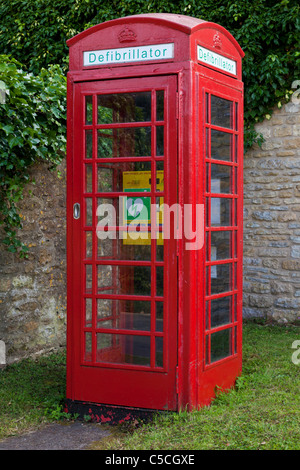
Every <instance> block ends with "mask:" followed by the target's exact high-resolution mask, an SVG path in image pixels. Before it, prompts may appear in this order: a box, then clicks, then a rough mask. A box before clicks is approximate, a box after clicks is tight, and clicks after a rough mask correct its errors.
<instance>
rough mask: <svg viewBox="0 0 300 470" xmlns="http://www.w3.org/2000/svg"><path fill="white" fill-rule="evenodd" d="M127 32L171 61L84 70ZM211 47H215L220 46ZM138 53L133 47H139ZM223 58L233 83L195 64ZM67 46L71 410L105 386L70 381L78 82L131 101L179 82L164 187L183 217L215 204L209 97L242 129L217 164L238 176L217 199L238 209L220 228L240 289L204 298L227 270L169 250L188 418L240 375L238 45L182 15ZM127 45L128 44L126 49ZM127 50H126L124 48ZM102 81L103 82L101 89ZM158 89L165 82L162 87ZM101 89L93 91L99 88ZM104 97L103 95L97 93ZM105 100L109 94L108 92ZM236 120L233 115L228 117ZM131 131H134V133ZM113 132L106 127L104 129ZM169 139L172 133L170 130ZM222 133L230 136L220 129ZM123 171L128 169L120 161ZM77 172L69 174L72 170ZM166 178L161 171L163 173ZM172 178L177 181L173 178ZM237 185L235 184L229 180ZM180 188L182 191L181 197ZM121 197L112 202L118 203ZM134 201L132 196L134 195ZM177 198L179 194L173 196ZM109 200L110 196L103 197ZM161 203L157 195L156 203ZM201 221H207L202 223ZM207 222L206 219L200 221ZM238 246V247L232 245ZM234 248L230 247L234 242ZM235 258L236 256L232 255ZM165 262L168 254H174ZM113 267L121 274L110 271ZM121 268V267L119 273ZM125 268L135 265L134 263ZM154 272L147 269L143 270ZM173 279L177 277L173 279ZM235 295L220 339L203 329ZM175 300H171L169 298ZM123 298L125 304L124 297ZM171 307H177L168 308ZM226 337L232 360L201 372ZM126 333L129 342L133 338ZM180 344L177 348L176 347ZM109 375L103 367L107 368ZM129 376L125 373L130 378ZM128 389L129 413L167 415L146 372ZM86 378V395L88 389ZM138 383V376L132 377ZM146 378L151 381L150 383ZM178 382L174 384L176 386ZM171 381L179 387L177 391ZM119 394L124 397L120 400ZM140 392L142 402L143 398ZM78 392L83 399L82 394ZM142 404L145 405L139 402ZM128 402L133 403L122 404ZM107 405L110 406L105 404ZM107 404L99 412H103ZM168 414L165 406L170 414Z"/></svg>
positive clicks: (75, 355)
mask: <svg viewBox="0 0 300 470" xmlns="http://www.w3.org/2000/svg"><path fill="white" fill-rule="evenodd" d="M125 26H126V27H129V28H130V29H132V30H134V31H135V33H136V36H137V44H138V45H145V44H149V38H151V40H150V43H151V44H159V43H161V44H163V43H166V42H173V43H174V51H175V55H174V60H172V59H171V60H170V59H169V60H168V61H166V62H162V61H156V62H155V63H139V64H137V63H136V64H131V65H130V66H129V65H123V66H120V65H116V64H112V65H111V66H109V67H107V66H98V67H83V65H82V53H83V51H84V50H93V49H94V50H96V49H105V48H114V47H122V44H121V45H120V43H119V42H118V39H117V38H118V35H119V33H120V31H121V30H122V28H124V27H125ZM216 38H217V39H216ZM135 44H136V43H134V45H135ZM198 44H200V45H202V46H203V47H205V48H207V49H209V50H211V51H213V52H215V53H218V54H221V55H222V56H224V57H227V58H228V59H230V60H234V61H235V62H236V69H237V73H236V76H232V75H230V74H228V73H223V72H221V71H220V70H218V69H217V68H216V67H214V66H205V65H203V64H200V63H198V61H197V45H198ZM68 45H69V46H70V72H69V74H68V214H67V219H68V245H67V246H68V331H67V338H68V358H67V397H68V398H69V399H70V400H74V401H76V400H79V401H80V400H81V401H85V400H89V401H93V402H94V403H101V398H99V397H100V395H99V393H98V391H97V389H98V390H100V389H103V388H105V387H106V386H107V383H103V382H100V381H98V379H97V380H96V382H95V384H96V387H94V385H93V383H92V377H93V374H94V373H95V370H96V369H97V368H96V367H85V370H86V373H84V374H83V375H81V376H80V377H79V376H76V373H74V371H76V368H78V365H79V364H80V363H81V358H80V352H79V348H78V344H77V342H76V338H78V331H77V329H78V325H79V324H80V317H76V315H77V314H75V312H76V307H77V306H78V305H80V302H81V298H80V297H81V293H80V290H79V289H76V286H78V285H81V283H82V273H81V269H80V262H79V258H80V256H77V252H76V247H80V246H81V236H80V231H78V230H76V229H74V224H76V223H77V221H75V222H74V220H73V216H72V211H73V203H74V202H77V201H78V200H80V201H81V202H82V198H83V196H82V183H83V182H82V175H79V174H78V173H79V172H78V171H77V169H76V162H75V161H74V160H73V155H74V152H76V148H77V145H78V135H77V133H78V128H79V126H80V124H79V122H78V113H79V114H80V113H82V109H78V108H77V107H76V106H78V105H75V100H74V90H75V89H76V87H78V86H81V85H79V84H80V83H81V82H84V83H85V85H84V86H87V85H86V84H88V83H90V85H91V87H93V86H96V85H95V82H96V81H98V84H99V86H100V83H102V80H103V81H106V80H111V85H108V86H111V88H109V92H110V90H113V89H114V82H115V81H116V79H118V80H121V79H123V80H124V87H125V88H126V82H128V80H127V79H130V80H131V79H134V80H135V79H136V80H137V81H136V82H135V83H137V88H136V91H142V90H143V89H144V88H143V85H142V82H143V79H142V77H145V80H146V81H147V80H148V78H146V77H149V79H150V80H155V86H157V87H158V88H159V80H160V79H161V78H160V77H165V80H168V76H174V77H177V82H178V94H177V96H178V104H177V107H176V110H175V99H177V98H176V96H175V91H174V100H173V104H172V107H173V111H172V112H174V116H175V114H176V113H177V117H178V124H177V129H178V135H177V140H178V146H177V148H175V147H176V146H175V145H173V147H172V148H173V151H174V154H177V156H175V155H174V156H173V155H171V158H172V165H173V164H174V166H175V167H176V172H177V175H178V185H176V182H175V180H174V181H170V182H169V184H170V187H171V186H172V187H173V190H174V191H175V186H176V191H177V200H178V202H179V204H180V205H181V207H184V204H193V205H195V204H196V203H197V204H203V205H204V204H205V198H206V197H208V198H210V197H211V195H212V194H211V193H210V192H207V193H205V178H206V162H210V161H211V160H210V159H207V160H206V159H205V131H204V130H205V128H208V129H210V128H213V126H212V125H210V124H206V123H205V119H204V113H205V99H204V97H205V92H208V93H211V94H215V95H217V96H220V97H224V98H226V99H229V100H232V101H234V102H236V103H238V106H239V108H238V109H239V111H238V116H237V118H238V129H234V130H232V131H231V130H230V131H229V132H230V133H232V134H233V135H238V139H239V140H238V163H237V164H236V163H235V162H224V161H220V162H219V163H220V164H222V165H227V166H230V167H234V168H237V172H238V173H237V185H236V184H235V182H234V184H235V186H237V194H234V195H232V194H229V195H228V194H226V195H224V194H218V195H217V196H218V197H220V198H224V197H227V198H228V199H231V200H237V208H236V215H237V225H234V226H233V225H231V226H228V227H226V229H228V230H229V231H233V230H234V231H236V232H237V238H236V253H234V257H233V258H230V259H228V260H227V261H228V262H230V263H233V264H235V265H236V271H235V276H236V283H237V284H236V289H234V291H230V292H227V293H220V294H216V295H215V296H209V297H207V296H206V292H205V286H206V283H207V282H209V281H208V280H207V278H206V269H207V268H210V266H211V265H218V264H220V265H222V264H224V260H222V261H218V262H212V261H207V260H206V257H205V253H206V245H204V247H203V248H202V249H201V250H198V251H193V250H191V251H188V250H186V249H185V242H186V240H185V239H184V238H183V239H182V240H177V246H176V247H175V244H173V245H172V246H173V248H174V251H175V252H176V253H172V256H174V254H175V255H177V259H178V278H177V286H176V287H177V292H178V295H177V299H176V303H177V310H176V312H175V314H176V315H175V316H177V326H176V332H175V331H174V330H173V332H172V331H169V332H167V333H168V334H169V335H170V337H169V340H170V341H174V348H176V352H177V355H178V362H177V367H175V366H176V365H175V363H174V364H173V369H174V370H173V372H172V377H173V378H172V380H174V387H175V385H176V391H177V393H178V397H177V400H175V401H176V404H175V402H174V400H173V405H172V406H170V408H172V407H173V409H174V408H175V409H176V408H177V409H180V408H187V409H194V408H197V407H199V406H202V405H205V404H209V403H210V401H211V399H212V398H213V397H214V393H215V388H216V387H221V388H224V389H226V388H230V387H231V386H232V385H233V384H234V382H235V379H236V377H237V375H238V374H240V372H241V366H242V204H243V201H242V199H243V198H242V194H243V183H242V172H243V167H242V159H243V83H242V81H241V79H242V77H241V59H242V57H243V55H244V54H243V51H242V50H241V48H240V47H239V45H238V43H237V42H236V41H235V39H234V38H233V37H232V36H231V35H230V33H229V32H228V31H226V30H225V29H224V28H222V26H220V25H217V24H214V23H210V22H205V21H201V20H197V19H195V18H189V17H185V16H182V15H164V14H157V15H137V16H133V17H127V18H121V19H118V20H113V21H110V22H107V23H103V24H101V25H97V26H95V27H93V28H91V29H89V30H87V31H84V32H83V33H81V34H79V35H77V36H75V37H74V38H72V39H71V40H69V41H68ZM126 45H127V44H125V46H126ZM129 45H131V44H129ZM99 80H101V82H100V81H99ZM163 80H164V79H163ZM97 86H98V85H97ZM99 89H100V88H99ZM107 90H108V88H107ZM234 112H235V111H234ZM133 125H136V123H134V124H133ZM110 127H111V126H110ZM173 129H174V130H175V129H176V123H175V121H174V125H173ZM218 129H220V130H224V131H225V132H228V129H222V128H218ZM169 135H170V137H169V138H170V142H171V141H172V139H173V137H172V129H170V134H169ZM123 160H124V161H126V159H123ZM74 165H75V167H74ZM165 171H166V168H165ZM174 174H175V173H174ZM233 178H235V176H234V177H233ZM177 186H178V187H177ZM118 194H119V193H117V194H115V195H118ZM132 194H134V193H132ZM174 194H175V193H174ZM105 196H111V194H105ZM159 196H162V193H160V194H159ZM205 217H206V215H205ZM205 220H206V219H205ZM212 230H215V231H216V230H224V227H220V228H214V229H211V228H210V227H207V228H206V232H207V233H210V232H211V231H212ZM234 238H235V237H234ZM231 243H233V240H231ZM232 249H233V247H232ZM170 255H171V253H170ZM115 264H120V262H119V261H115ZM121 264H122V263H121ZM130 264H131V265H133V264H135V263H133V262H131V263H130ZM143 264H144V265H145V266H150V265H151V263H148V262H145V263H143ZM176 276H177V274H176ZM230 294H233V295H235V296H236V298H237V302H236V314H235V315H236V317H235V318H232V320H233V321H232V322H231V323H230V325H222V326H220V327H218V328H216V329H214V330H213V329H210V328H208V329H207V328H206V325H205V301H206V298H209V299H211V298H213V297H215V298H219V297H222V296H225V295H230ZM169 295H170V297H172V295H173V292H169ZM120 298H121V297H120ZM174 307H175V303H174ZM228 327H232V328H235V327H236V330H235V331H237V337H236V341H235V340H234V336H232V341H233V343H232V346H233V347H234V348H235V347H236V349H234V354H231V355H230V356H229V357H226V358H224V359H221V360H220V361H216V362H214V363H212V364H209V363H206V362H205V338H206V337H207V336H210V334H211V333H212V332H214V331H220V330H223V329H225V328H228ZM130 333H131V332H130ZM176 340H177V341H176ZM103 369H105V367H103ZM111 370H113V371H114V374H111V375H110V377H109V381H110V388H109V390H113V389H115V390H116V392H115V393H114V402H113V403H112V402H111V404H117V405H120V406H123V405H125V406H126V405H127V406H128V405H129V404H128V403H127V401H126V400H127V399H126V400H125V401H124V399H123V393H122V383H123V382H126V380H127V379H126V374H127V373H128V370H127V369H123V368H122V367H117V366H114V367H112V368H111ZM130 372H131V371H130ZM133 372H136V373H137V375H136V378H135V379H134V392H133V393H132V394H131V395H132V396H130V399H131V401H130V405H129V406H135V407H141V408H147V409H149V408H151V407H152V408H157V409H160V408H163V407H164V406H165V405H166V401H165V400H164V402H163V400H162V401H161V403H158V401H159V400H158V399H157V398H154V396H156V391H155V383H153V381H152V380H151V374H152V371H149V370H148V371H146V370H145V371H142V370H141V369H139V370H138V371H133ZM89 374H90V377H91V379H88V385H87V386H85V385H84V383H85V380H86V379H87V376H88V375H89ZM138 374H139V375H138ZM147 377H148V378H147ZM175 377H176V379H175ZM175 380H176V384H175ZM93 387H94V390H93V393H92V398H86V396H85V393H86V391H87V389H91V388H93ZM120 389H121V390H120ZM145 389H147V392H146V393H145ZM78 390H79V392H78ZM141 397H143V398H141ZM127 398H129V394H128V397H127ZM109 399H111V397H109ZM102 403H103V402H102ZM168 406H169V405H168Z"/></svg>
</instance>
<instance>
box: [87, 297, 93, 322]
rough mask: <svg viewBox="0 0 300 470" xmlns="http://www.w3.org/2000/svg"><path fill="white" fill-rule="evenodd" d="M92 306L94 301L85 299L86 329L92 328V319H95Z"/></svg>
mask: <svg viewBox="0 0 300 470" xmlns="http://www.w3.org/2000/svg"><path fill="white" fill-rule="evenodd" d="M92 305H93V300H92V299H85V326H86V327H91V326H92V317H93V313H92Z"/></svg>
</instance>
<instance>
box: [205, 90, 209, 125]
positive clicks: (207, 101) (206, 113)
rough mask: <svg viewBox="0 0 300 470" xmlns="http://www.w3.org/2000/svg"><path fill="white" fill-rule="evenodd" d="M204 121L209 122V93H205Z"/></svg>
mask: <svg viewBox="0 0 300 470" xmlns="http://www.w3.org/2000/svg"><path fill="white" fill-rule="evenodd" d="M205 110H206V112H205V122H206V123H207V124H209V94H208V93H205Z"/></svg>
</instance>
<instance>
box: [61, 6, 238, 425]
mask: <svg viewBox="0 0 300 470" xmlns="http://www.w3.org/2000/svg"><path fill="white" fill-rule="evenodd" d="M67 44H68V46H69V48H70V70H69V72H68V92H67V100H68V105H67V107H68V114H67V126H68V135H67V142H68V144H67V149H68V150H67V226H68V232H67V251H68V258H67V261H68V313H67V409H68V410H69V411H78V410H79V409H85V411H84V414H90V415H91V416H92V418H94V419H96V420H100V421H102V422H106V421H107V422H114V421H116V420H119V421H120V420H122V419H123V420H124V419H125V420H126V419H129V418H130V416H133V415H135V414H137V413H138V412H140V413H143V412H145V413H147V412H148V411H153V410H171V411H176V410H180V409H183V408H184V409H188V410H193V409H197V408H198V407H200V406H203V405H208V404H209V403H210V402H211V400H212V399H213V397H214V396H215V393H216V390H227V389H229V388H230V387H232V386H234V383H235V380H236V377H237V376H238V375H239V374H240V372H241V364H242V192H243V186H242V160H243V83H242V78H241V73H242V72H241V70H242V68H241V59H242V57H243V55H244V54H243V51H242V50H241V48H240V46H239V45H238V43H237V42H236V40H235V39H234V38H233V37H232V35H231V34H230V33H229V32H228V31H227V30H226V29H224V28H223V27H222V26H220V25H218V24H215V23H211V22H206V21H203V20H199V19H196V18H192V17H188V16H183V15H174V14H145V15H136V16H130V17H125V18H120V19H116V20H112V21H108V22H105V23H102V24H98V25H96V26H94V27H92V28H90V29H88V30H86V31H83V32H82V33H80V34H78V35H77V36H75V37H73V38H72V39H70V40H69V41H68V42H67Z"/></svg>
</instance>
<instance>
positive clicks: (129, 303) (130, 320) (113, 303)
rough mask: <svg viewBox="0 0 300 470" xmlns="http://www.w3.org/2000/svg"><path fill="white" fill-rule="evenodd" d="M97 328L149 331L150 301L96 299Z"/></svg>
mask: <svg viewBox="0 0 300 470" xmlns="http://www.w3.org/2000/svg"><path fill="white" fill-rule="evenodd" d="M97 328H119V329H125V330H142V331H150V329H151V302H147V301H141V300H111V299H97Z"/></svg>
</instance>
